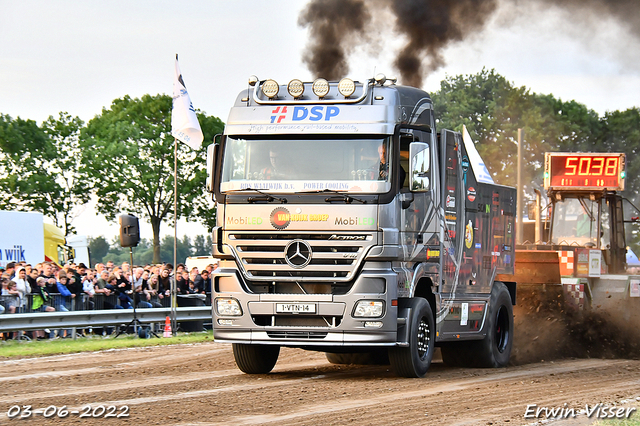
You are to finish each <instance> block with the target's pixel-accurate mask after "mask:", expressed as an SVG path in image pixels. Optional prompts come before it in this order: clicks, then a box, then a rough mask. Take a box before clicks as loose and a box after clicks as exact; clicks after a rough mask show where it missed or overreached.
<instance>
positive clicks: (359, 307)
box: [353, 300, 384, 318]
mask: <svg viewBox="0 0 640 426" xmlns="http://www.w3.org/2000/svg"><path fill="white" fill-rule="evenodd" d="M383 311H384V302H383V301H382V300H360V301H359V302H358V303H356V307H355V309H354V310H353V316H354V317H366V318H377V317H381V316H382V312H383Z"/></svg>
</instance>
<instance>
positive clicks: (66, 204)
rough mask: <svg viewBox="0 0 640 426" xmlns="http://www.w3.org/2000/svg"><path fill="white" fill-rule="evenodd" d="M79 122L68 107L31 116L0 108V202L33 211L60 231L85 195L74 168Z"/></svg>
mask: <svg viewBox="0 0 640 426" xmlns="http://www.w3.org/2000/svg"><path fill="white" fill-rule="evenodd" d="M82 125H83V122H82V120H80V119H79V118H77V117H71V116H70V115H69V114H67V113H60V114H59V117H58V118H57V119H55V118H53V117H52V116H50V117H49V118H48V119H47V120H46V121H45V122H44V123H43V124H42V126H41V127H39V126H38V125H37V124H36V123H35V121H32V120H22V119H20V118H17V119H15V120H13V119H11V117H9V116H8V115H1V114H0V148H1V152H0V170H1V172H2V173H1V174H0V176H2V178H0V187H1V188H2V189H0V191H1V192H0V193H2V195H3V196H2V197H0V199H1V200H0V208H3V209H11V210H26V211H38V212H41V213H43V214H44V215H45V216H48V217H50V218H51V219H53V221H54V224H55V225H56V226H58V227H60V228H62V229H63V230H64V232H65V235H69V234H72V233H73V232H74V228H73V226H72V225H71V223H72V221H73V219H74V217H75V214H76V213H77V208H78V207H79V206H81V205H82V204H85V203H86V202H87V201H88V200H89V197H90V193H89V191H88V187H87V185H86V184H85V182H84V180H83V179H82V178H81V176H80V174H79V169H80V151H79V146H78V135H79V131H80V128H81V127H82Z"/></svg>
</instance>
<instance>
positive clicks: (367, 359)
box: [325, 349, 389, 365]
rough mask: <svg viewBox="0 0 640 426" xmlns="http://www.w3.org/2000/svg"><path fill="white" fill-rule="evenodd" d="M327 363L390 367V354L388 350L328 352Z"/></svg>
mask: <svg viewBox="0 0 640 426" xmlns="http://www.w3.org/2000/svg"><path fill="white" fill-rule="evenodd" d="M325 354H326V356H327V361H329V362H330V363H331V364H346V365H348V364H353V365H389V354H388V351H387V350H386V349H380V350H374V351H371V352H347V353H332V352H326V353H325Z"/></svg>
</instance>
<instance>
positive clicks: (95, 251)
mask: <svg viewBox="0 0 640 426" xmlns="http://www.w3.org/2000/svg"><path fill="white" fill-rule="evenodd" d="M109 248H110V246H109V242H108V241H107V239H106V238H105V237H103V236H99V237H96V238H89V250H90V251H91V260H92V261H93V262H92V263H93V265H92V266H95V264H96V263H100V262H102V259H103V258H104V257H105V256H106V254H107V253H109Z"/></svg>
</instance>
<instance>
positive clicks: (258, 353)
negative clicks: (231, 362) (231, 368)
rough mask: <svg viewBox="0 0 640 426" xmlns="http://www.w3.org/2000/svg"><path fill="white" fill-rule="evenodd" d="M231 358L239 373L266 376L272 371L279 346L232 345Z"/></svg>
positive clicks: (278, 352)
mask: <svg viewBox="0 0 640 426" xmlns="http://www.w3.org/2000/svg"><path fill="white" fill-rule="evenodd" d="M232 346H233V357H234V358H235V360H236V365H237V366H238V368H239V369H240V371H242V372H244V373H247V374H266V373H268V372H270V371H271V370H273V367H274V366H275V365H276V362H277V361H278V355H280V346H275V345H247V344H244V343H234V344H233V345H232Z"/></svg>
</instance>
